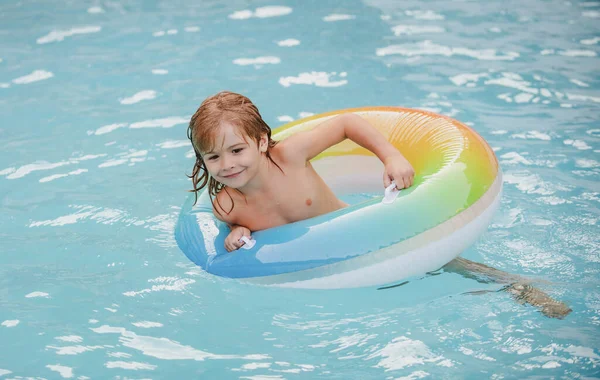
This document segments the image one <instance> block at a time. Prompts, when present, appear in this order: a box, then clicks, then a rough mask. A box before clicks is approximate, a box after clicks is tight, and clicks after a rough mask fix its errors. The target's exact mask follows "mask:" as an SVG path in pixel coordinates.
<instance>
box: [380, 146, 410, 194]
mask: <svg viewBox="0 0 600 380" xmlns="http://www.w3.org/2000/svg"><path fill="white" fill-rule="evenodd" d="M384 164H385V170H384V173H383V186H384V187H388V186H389V185H390V184H391V183H392V181H396V188H397V189H398V190H401V189H406V188H408V187H410V186H412V184H413V181H414V179H415V169H413V167H412V165H411V164H410V162H408V160H407V159H406V158H404V156H403V155H401V154H399V155H394V156H392V157H389V158H388V159H386V160H385V162H384Z"/></svg>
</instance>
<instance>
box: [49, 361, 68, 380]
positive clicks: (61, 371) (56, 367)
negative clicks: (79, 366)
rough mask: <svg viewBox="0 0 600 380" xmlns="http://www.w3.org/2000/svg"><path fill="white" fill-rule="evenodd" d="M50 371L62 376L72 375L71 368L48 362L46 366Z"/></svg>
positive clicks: (66, 377)
mask: <svg viewBox="0 0 600 380" xmlns="http://www.w3.org/2000/svg"><path fill="white" fill-rule="evenodd" d="M46 368H48V369H49V370H50V371H54V372H58V373H59V374H60V375H61V376H62V377H63V378H65V379H70V378H72V377H73V368H71V367H66V366H64V365H58V364H54V365H52V364H48V365H47V366H46Z"/></svg>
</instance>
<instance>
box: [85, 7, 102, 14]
mask: <svg viewBox="0 0 600 380" xmlns="http://www.w3.org/2000/svg"><path fill="white" fill-rule="evenodd" d="M87 12H88V13H91V14H98V13H104V9H102V8H101V7H89V8H88V10H87Z"/></svg>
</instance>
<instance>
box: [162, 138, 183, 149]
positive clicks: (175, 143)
mask: <svg viewBox="0 0 600 380" xmlns="http://www.w3.org/2000/svg"><path fill="white" fill-rule="evenodd" d="M190 145H191V143H190V140H168V141H165V142H161V143H160V144H156V146H157V147H159V148H161V149H174V148H183V147H189V146H190Z"/></svg>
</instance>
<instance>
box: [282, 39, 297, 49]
mask: <svg viewBox="0 0 600 380" xmlns="http://www.w3.org/2000/svg"><path fill="white" fill-rule="evenodd" d="M277 45H279V46H284V47H291V46H298V45H300V40H297V39H295V38H288V39H286V40H281V41H277Z"/></svg>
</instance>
